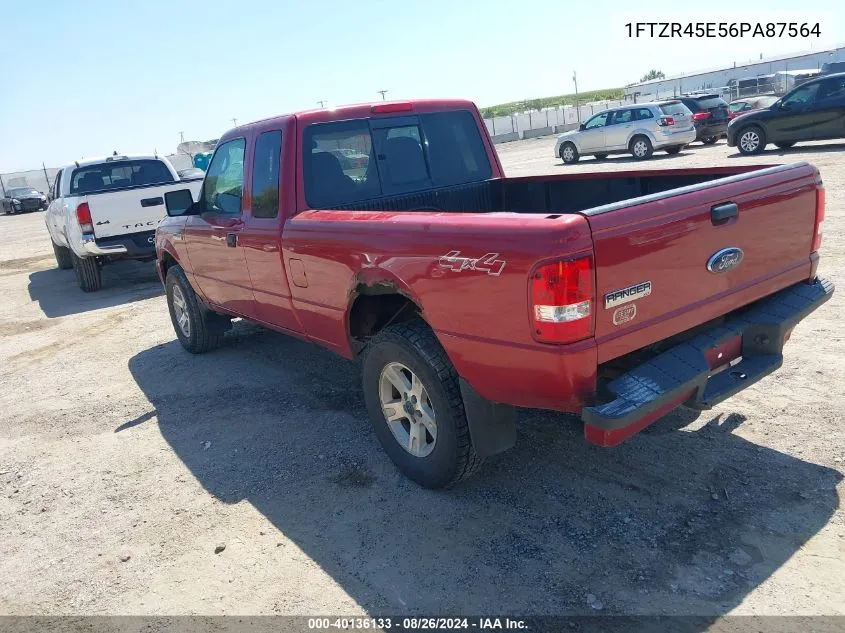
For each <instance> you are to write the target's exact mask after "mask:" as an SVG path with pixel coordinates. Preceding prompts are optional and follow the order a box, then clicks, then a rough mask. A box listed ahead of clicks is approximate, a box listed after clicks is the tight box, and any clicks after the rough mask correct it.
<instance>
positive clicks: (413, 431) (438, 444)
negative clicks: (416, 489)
mask: <svg viewBox="0 0 845 633" xmlns="http://www.w3.org/2000/svg"><path fill="white" fill-rule="evenodd" d="M361 360H362V365H363V368H362V369H363V372H362V373H363V376H362V380H363V388H364V399H365V401H366V403H367V410H368V412H369V414H370V419H371V421H372V423H373V427H374V430H375V434H376V437H377V438H378V440H379V442H380V443H381V445H382V447H383V448H384V450H385V452H386V453H387V454H388V456H389V457H390V459H391V460H392V461H393V463H394V464H395V465H396V467H397V468H398V469H399V471H400V472H402V474H403V475H405V476H406V477H408V478H409V479H411V480H413V481H415V482H416V483H418V484H419V485H421V486H424V487H426V488H444V487H448V486H452V485H454V484H456V483H458V482H459V481H461V480H462V479H464V478H466V477H468V476H469V475H470V474H472V473H473V472H474V471H475V470H476V469H477V468H478V467H479V466H480V465H481V462H482V459H481V458H480V457H479V456H478V454H477V453H476V452H475V448H474V447H473V444H472V439H471V437H470V434H469V426H468V425H467V419H466V414H465V413H464V405H463V399H462V397H461V391H460V387H459V385H458V375H457V373H456V372H455V368H454V367H452V363H451V362H450V361H449V358H448V356H446V352H445V351H443V348H442V347H441V346H440V343H439V341H438V340H437V338H436V337H435V336H434V333H433V332H432V331H431V329H430V328H429V327H428V325H427V324H426V323H424V322H422V321H410V322H407V323H398V324H396V325H391V326H388V327H386V328H384V329H383V330H382V331H381V332H379V333H378V334H377V335H376V336H375V337H373V338H372V339H371V340H370V342H369V343H368V345H367V347H366V348H365V349H364V352H363V354H362V359H361Z"/></svg>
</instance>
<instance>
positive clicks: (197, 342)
mask: <svg viewBox="0 0 845 633" xmlns="http://www.w3.org/2000/svg"><path fill="white" fill-rule="evenodd" d="M164 285H165V291H166V293H167V308H168V310H169V311H170V321H171V322H172V323H173V329H174V330H175V331H176V338H178V339H179V343H181V344H182V347H184V348H185V349H186V350H188V351H189V352H191V353H192V354H203V353H205V352H209V351H211V350H213V349H216V348H218V347H220V346H221V345H222V344H223V334H224V333H225V331H226V330H227V329H228V328H229V327H230V326H231V323H232V320H231V319H229V318H228V317H225V316H223V315H220V314H216V313H215V312H211V311H210V310H208V309H207V308H205V306H203V305H202V304H201V303H200V301H199V299H198V298H197V295H196V293H195V292H194V289H193V288H192V287H191V284H190V283H189V282H188V278H187V277H186V276H185V271H183V270H182V267H181V266H178V265H177V266H172V267H171V268H170V269H169V270H168V271H167V277H166V279H165V284H164Z"/></svg>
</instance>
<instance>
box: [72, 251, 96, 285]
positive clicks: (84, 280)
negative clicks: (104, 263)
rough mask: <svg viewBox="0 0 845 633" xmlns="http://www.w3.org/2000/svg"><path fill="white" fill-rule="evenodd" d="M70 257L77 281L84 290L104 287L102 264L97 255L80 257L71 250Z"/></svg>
mask: <svg viewBox="0 0 845 633" xmlns="http://www.w3.org/2000/svg"><path fill="white" fill-rule="evenodd" d="M70 259H71V264H72V265H73V272H74V273H76V281H77V283H79V287H80V288H81V289H82V291H83V292H95V291H97V290H99V289H100V288H101V287H102V285H103V283H102V277H101V276H100V264H99V262H97V259H96V258H95V257H79V256H78V255H77V254H76V253H74V252H73V251H70Z"/></svg>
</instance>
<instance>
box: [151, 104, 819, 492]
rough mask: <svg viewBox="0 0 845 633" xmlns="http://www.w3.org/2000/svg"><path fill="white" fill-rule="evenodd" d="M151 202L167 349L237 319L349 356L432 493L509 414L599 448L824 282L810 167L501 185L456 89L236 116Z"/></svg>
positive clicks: (729, 376)
mask: <svg viewBox="0 0 845 633" xmlns="http://www.w3.org/2000/svg"><path fill="white" fill-rule="evenodd" d="M166 206H167V212H168V215H169V216H170V217H168V218H166V219H165V220H164V221H163V222H162V223H161V224H160V225H159V227H158V230H157V235H156V250H157V265H158V271H159V275H160V276H161V279H162V281H163V283H164V284H165V288H166V292H167V302H168V306H169V309H170V315H171V318H172V321H173V326H174V329H175V330H176V335H177V336H178V338H179V341H180V342H181V343H182V345H183V346H184V347H185V348H186V349H187V350H188V351H190V352H194V353H200V352H206V351H208V350H210V349H212V348H214V347H216V346H218V345H220V343H221V342H222V340H223V334H224V332H225V331H226V330H227V329H228V328H229V327H230V326H231V318H232V317H242V318H245V319H250V320H252V321H256V322H258V323H261V324H263V325H265V326H267V327H270V328H273V329H275V330H278V331H280V332H284V333H287V334H291V335H294V336H298V337H301V338H304V339H307V340H310V341H313V342H315V343H318V344H319V345H322V346H324V347H327V348H329V349H331V350H333V351H335V352H337V353H338V354H341V355H342V356H345V357H347V358H350V359H355V358H357V359H359V361H360V363H361V366H362V374H363V390H364V396H365V400H366V403H367V407H368V410H369V412H370V415H371V418H372V422H373V424H374V427H375V431H376V435H377V437H378V438H379V440H380V442H381V444H382V445H383V447H384V449H385V450H386V451H387V453H388V454H389V456H390V457H391V459H392V460H393V461H394V463H395V464H396V465H397V466H398V468H399V469H400V470H401V471H402V472H403V473H404V474H406V475H407V476H408V477H410V478H411V479H413V480H414V481H416V482H418V483H420V484H421V485H423V486H427V487H432V488H436V487H442V486H447V485H450V484H454V483H455V482H457V481H459V480H460V479H462V478H463V477H465V476H466V475H468V474H469V473H471V472H472V471H473V470H474V469H475V468H476V467H477V466H478V465H479V464H480V462H481V460H482V459H483V458H484V457H486V456H488V455H492V454H495V453H498V452H500V451H503V450H505V449H507V448H509V447H510V446H512V445H513V443H514V441H515V437H516V431H515V425H514V419H515V409H514V407H531V408H541V409H551V410H555V411H562V412H572V413H577V414H579V415H580V416H581V418H582V419H583V421H584V425H585V435H586V438H587V440H588V441H590V442H593V443H595V444H599V445H601V446H613V445H615V444H618V443H619V442H621V441H622V440H623V439H625V438H627V437H629V436H631V435H633V434H634V433H636V432H637V431H639V430H640V429H642V428H644V427H645V426H646V425H648V424H650V423H651V422H653V421H654V420H656V419H657V418H659V417H660V416H662V415H664V414H665V413H666V412H668V411H669V410H671V409H673V408H674V407H677V406H679V405H686V406H689V407H694V408H698V409H706V408H708V407H711V406H713V405H714V404H716V403H718V402H720V401H722V400H724V399H725V398H728V397H729V396H731V395H733V394H734V393H736V392H738V391H739V390H741V389H743V388H744V387H747V386H748V385H751V384H752V383H754V382H756V381H757V380H759V379H760V378H763V377H764V376H766V375H768V374H769V373H771V372H773V371H775V370H776V369H778V368H779V367H780V365H781V363H782V360H783V357H782V351H783V347H784V344H785V343H786V341H787V339H788V338H789V336H790V334H791V332H792V329H793V327H794V326H795V325H796V323H798V322H799V321H800V320H801V319H803V318H804V317H805V316H807V315H808V314H809V313H810V312H812V311H813V310H815V309H816V308H817V307H819V306H820V305H821V304H822V303H823V302H824V301H826V300H827V299H828V298H830V296H831V294H832V293H833V286H832V284H831V283H830V282H828V281H825V280H823V279H819V278H818V277H817V276H816V268H817V264H818V249H819V245H820V242H821V224H822V220H823V218H824V189H823V188H822V182H821V179H820V177H819V172H818V171H817V170H816V169H815V168H814V167H813V166H811V165H809V164H807V163H796V164H791V165H782V166H775V167H760V166H754V165H740V166H735V167H733V166H732V167H712V168H706V169H676V170H659V171H658V170H650V171H645V170H638V171H625V172H614V173H609V172H604V173H601V172H599V173H589V174H571V173H566V174H561V175H549V176H536V177H527V178H506V177H505V176H504V173H503V171H502V167H501V164H500V163H499V160H498V157H497V155H496V151H495V149H494V147H493V144H492V142H491V140H490V138H489V136H488V135H487V133H486V130H485V126H484V123H483V121H482V119H481V117H480V115H479V113H478V110H477V109H476V107H475V106H474V105H473V104H472V103H471V102H468V101H459V100H431V101H412V102H402V103H399V102H386V103H379V104H376V105H356V106H349V107H342V108H337V109H331V110H317V111H312V112H303V113H298V114H291V115H286V116H280V117H276V118H272V119H267V120H264V121H258V122H256V123H251V124H248V125H243V126H240V127H238V128H236V129H234V130H231V131H229V132H227V133H226V134H225V135H224V136H223V137H222V138H221V139H220V142H219V144H218V146H217V149H216V150H215V152H214V156H213V157H212V159H211V163H210V165H209V168H208V172H207V174H206V177H205V181H204V184H203V188H202V192H201V194H200V196H199V200H197V201H195V200H194V199H193V198H192V196H191V193H190V192H189V191H188V190H181V191H174V192H170V193H168V194H167V196H166Z"/></svg>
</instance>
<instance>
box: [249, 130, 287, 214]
mask: <svg viewBox="0 0 845 633" xmlns="http://www.w3.org/2000/svg"><path fill="white" fill-rule="evenodd" d="M281 152H282V133H281V131H279V130H274V131H272V132H265V133H264V134H262V135H261V136H259V137H258V141H256V143H255V161H254V164H253V167H252V217H254V218H275V217H276V216H277V215H278V214H279V159H280V157H281Z"/></svg>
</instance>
